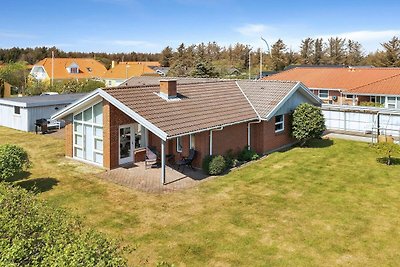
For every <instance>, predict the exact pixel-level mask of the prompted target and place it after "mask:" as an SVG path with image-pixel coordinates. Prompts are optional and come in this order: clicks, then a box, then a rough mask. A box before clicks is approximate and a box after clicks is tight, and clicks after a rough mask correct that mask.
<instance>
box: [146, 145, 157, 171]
mask: <svg viewBox="0 0 400 267" xmlns="http://www.w3.org/2000/svg"><path fill="white" fill-rule="evenodd" d="M157 159H158V157H157V152H156V151H155V149H154V148H153V149H151V148H150V147H146V159H145V163H144V165H145V169H147V165H148V164H150V166H152V165H154V164H157Z"/></svg>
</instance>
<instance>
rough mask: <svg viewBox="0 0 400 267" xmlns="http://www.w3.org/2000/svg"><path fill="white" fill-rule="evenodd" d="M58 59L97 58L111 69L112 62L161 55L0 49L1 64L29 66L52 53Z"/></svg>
mask: <svg viewBox="0 0 400 267" xmlns="http://www.w3.org/2000/svg"><path fill="white" fill-rule="evenodd" d="M53 51H54V54H55V56H56V57H58V58H69V57H70V58H95V59H97V60H99V61H100V62H101V63H103V64H104V65H105V66H106V68H110V66H111V62H112V61H113V60H115V61H158V59H159V57H160V54H159V53H139V52H130V53H97V52H89V53H86V52H65V51H63V50H61V49H58V48H57V47H45V46H42V47H35V48H30V47H28V48H19V47H13V48H10V49H0V64H6V63H10V62H17V61H24V62H26V63H28V64H35V63H36V62H38V61H40V60H42V59H44V58H46V57H47V58H49V57H51V55H52V52H53Z"/></svg>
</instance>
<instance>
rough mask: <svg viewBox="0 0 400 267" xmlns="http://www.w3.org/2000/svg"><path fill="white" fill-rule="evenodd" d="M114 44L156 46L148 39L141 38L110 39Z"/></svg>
mask: <svg viewBox="0 0 400 267" xmlns="http://www.w3.org/2000/svg"><path fill="white" fill-rule="evenodd" d="M110 43H111V44H113V45H118V46H142V47H143V46H144V47H154V46H155V44H153V43H150V42H147V41H140V40H112V41H110Z"/></svg>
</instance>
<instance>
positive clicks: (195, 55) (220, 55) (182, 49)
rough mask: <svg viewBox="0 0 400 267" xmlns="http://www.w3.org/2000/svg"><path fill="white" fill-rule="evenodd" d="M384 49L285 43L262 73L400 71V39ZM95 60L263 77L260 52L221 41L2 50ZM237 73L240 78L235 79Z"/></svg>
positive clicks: (174, 72)
mask: <svg viewBox="0 0 400 267" xmlns="http://www.w3.org/2000/svg"><path fill="white" fill-rule="evenodd" d="M381 46H382V47H381V49H380V50H377V51H375V52H371V53H369V54H366V53H365V51H364V49H363V47H362V45H361V44H360V43H359V42H358V41H355V40H351V39H346V38H341V37H331V38H328V39H326V40H324V39H322V38H310V37H308V38H305V39H303V40H302V41H301V43H300V46H299V49H298V51H294V50H292V49H290V48H288V46H287V45H286V44H285V43H284V41H283V40H282V39H279V40H277V41H276V42H275V43H273V44H272V45H271V50H270V51H265V50H266V49H263V53H262V55H263V70H274V71H281V70H283V69H284V68H285V67H287V66H289V65H293V64H303V65H349V66H360V65H371V66H376V67H400V39H399V37H396V36H394V37H393V38H392V39H391V40H389V41H387V42H384V43H382V44H381ZM52 51H54V52H55V55H56V57H92V58H95V59H97V60H99V61H100V62H102V63H103V64H104V65H106V67H108V68H109V67H110V65H111V61H112V60H116V61H159V62H160V63H161V65H162V66H164V67H170V72H169V75H171V76H194V77H227V76H232V75H236V76H238V74H237V72H239V76H240V73H241V74H242V76H243V78H244V77H247V71H248V67H249V61H250V68H251V71H252V73H253V74H256V73H258V69H259V61H260V54H261V53H260V49H259V48H258V49H253V48H252V47H251V46H249V45H245V44H241V43H236V44H234V45H229V46H221V45H219V44H218V43H216V42H209V43H200V44H192V45H186V44H184V43H182V44H180V45H179V46H178V47H177V48H176V49H174V48H172V47H170V46H167V47H165V48H164V49H163V50H162V51H161V52H160V53H136V52H130V53H111V54H110V53H95V52H91V53H83V52H64V51H62V50H60V49H58V48H56V47H51V48H48V47H36V48H17V47H14V48H11V49H0V63H9V62H17V61H25V62H27V63H28V64H34V63H35V62H37V61H39V60H41V59H43V58H45V57H51V53H52ZM233 71H236V74H233Z"/></svg>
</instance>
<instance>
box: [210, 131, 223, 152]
mask: <svg viewBox="0 0 400 267" xmlns="http://www.w3.org/2000/svg"><path fill="white" fill-rule="evenodd" d="M222 129H224V127H220V128H217V129H213V130H210V156H212V147H213V142H212V141H213V140H212V139H213V131H221V130H222Z"/></svg>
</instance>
